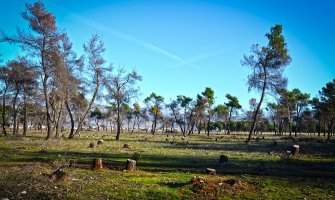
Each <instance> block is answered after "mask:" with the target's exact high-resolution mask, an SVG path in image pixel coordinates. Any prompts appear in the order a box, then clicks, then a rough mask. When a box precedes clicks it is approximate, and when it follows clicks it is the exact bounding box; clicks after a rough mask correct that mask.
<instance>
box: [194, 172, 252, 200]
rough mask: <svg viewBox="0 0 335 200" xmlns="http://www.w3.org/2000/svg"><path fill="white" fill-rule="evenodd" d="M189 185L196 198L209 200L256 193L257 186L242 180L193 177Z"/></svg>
mask: <svg viewBox="0 0 335 200" xmlns="http://www.w3.org/2000/svg"><path fill="white" fill-rule="evenodd" d="M189 184H190V185H191V189H192V191H193V192H194V194H195V195H196V196H200V198H201V196H202V197H206V198H208V199H211V198H217V197H220V196H224V194H232V193H238V192H254V191H256V186H255V185H253V184H251V183H248V182H246V181H242V180H236V179H221V178H219V179H218V178H205V177H201V176H198V177H193V178H192V179H191V180H190V182H189Z"/></svg>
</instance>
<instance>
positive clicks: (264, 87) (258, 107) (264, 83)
mask: <svg viewBox="0 0 335 200" xmlns="http://www.w3.org/2000/svg"><path fill="white" fill-rule="evenodd" d="M263 71H264V80H263V81H264V82H263V87H262V95H261V99H260V100H259V103H258V105H257V108H256V111H255V114H254V117H253V121H252V124H251V129H250V132H249V136H248V139H247V140H246V144H249V142H250V140H251V137H252V134H253V132H254V130H255V127H256V124H257V117H258V113H259V111H260V109H261V105H262V102H263V100H264V96H265V90H266V85H267V74H266V68H265V66H263Z"/></svg>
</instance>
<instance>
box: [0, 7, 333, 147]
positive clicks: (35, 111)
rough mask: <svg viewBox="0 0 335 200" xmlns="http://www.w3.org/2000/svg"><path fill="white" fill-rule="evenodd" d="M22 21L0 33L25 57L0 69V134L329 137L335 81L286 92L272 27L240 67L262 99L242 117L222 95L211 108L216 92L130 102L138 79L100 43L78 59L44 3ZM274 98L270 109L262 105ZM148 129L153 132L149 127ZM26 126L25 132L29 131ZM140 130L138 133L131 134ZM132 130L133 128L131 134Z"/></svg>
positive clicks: (277, 31) (282, 54)
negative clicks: (315, 90)
mask: <svg viewBox="0 0 335 200" xmlns="http://www.w3.org/2000/svg"><path fill="white" fill-rule="evenodd" d="M26 9H27V10H26V11H25V12H23V14H22V16H23V18H24V19H25V20H26V21H27V23H28V25H29V28H30V29H29V31H24V30H21V29H18V31H17V34H16V35H14V36H8V35H6V34H5V33H4V32H1V35H0V42H9V43H13V44H18V45H20V47H21V48H22V55H20V56H19V57H17V58H15V59H13V60H9V61H7V62H6V63H4V64H3V65H1V67H0V81H1V99H2V104H1V105H0V110H1V118H2V120H1V125H2V133H3V134H5V135H6V134H7V129H6V128H7V127H8V126H9V125H11V126H12V133H13V134H14V135H16V134H18V131H19V124H21V125H22V127H23V135H26V134H27V128H28V127H34V128H36V129H42V128H43V127H44V126H46V130H47V136H46V138H47V139H50V138H51V137H52V136H53V134H54V136H55V137H59V133H60V131H61V130H62V128H63V127H68V128H69V133H68V135H67V137H68V138H74V137H75V135H78V134H79V132H80V131H81V130H82V128H83V127H88V126H89V124H88V122H89V121H94V123H95V124H96V126H97V129H98V130H100V127H101V128H103V129H105V130H107V129H108V127H110V129H111V130H116V139H117V140H118V139H119V138H120V134H121V132H122V130H123V129H125V125H126V124H127V125H128V131H132V132H133V131H134V130H135V127H136V128H137V129H138V130H139V129H146V130H150V131H151V133H152V134H155V133H156V130H157V129H158V128H160V129H163V130H166V131H168V130H169V131H175V130H176V129H178V130H180V132H181V133H182V134H183V135H184V136H186V135H188V134H193V133H194V131H198V133H200V132H201V131H205V133H207V135H208V136H209V135H210V132H211V131H213V130H216V131H225V132H226V133H227V134H230V133H231V132H232V131H249V137H248V139H247V143H248V142H249V141H250V140H251V137H252V134H254V133H257V132H264V131H273V132H274V133H275V134H284V133H286V132H288V133H289V134H290V135H291V134H292V132H294V133H295V136H296V135H297V134H298V133H299V132H309V133H311V132H314V133H315V132H317V133H318V135H319V136H320V134H321V132H323V133H324V135H325V136H326V133H328V135H327V136H328V138H330V137H331V136H332V135H333V133H334V126H335V123H334V119H335V79H334V80H333V81H332V82H329V83H327V85H326V86H325V87H323V88H322V89H321V91H320V92H319V94H320V95H319V97H315V98H313V99H310V95H309V94H306V93H303V92H301V91H300V90H299V89H293V90H292V91H289V90H287V89H286V85H287V79H286V78H285V77H283V70H284V68H285V66H287V65H288V64H289V63H290V61H291V57H290V56H289V55H288V50H287V45H286V42H285V39H284V37H283V35H282V26H280V25H276V26H274V27H272V28H271V31H270V33H267V34H266V37H267V39H268V40H269V43H268V44H267V45H266V46H263V47H260V46H259V45H253V46H252V47H251V55H249V56H244V58H243V60H242V65H243V66H247V67H249V68H251V69H252V73H251V74H250V75H249V76H248V85H249V90H251V89H255V90H256V91H258V92H260V98H259V101H257V100H256V98H252V99H250V101H249V104H250V108H249V109H248V110H242V106H241V105H240V103H239V100H238V98H237V97H235V96H233V95H231V94H226V98H227V102H222V104H215V95H214V90H213V89H212V88H210V87H206V88H205V90H204V91H203V92H202V93H200V94H198V95H197V96H196V98H195V99H193V98H191V97H187V96H184V95H178V96H177V97H176V98H175V99H173V100H171V102H169V103H164V97H162V96H160V95H158V94H156V93H151V94H150V95H149V96H148V97H146V98H145V99H144V102H143V103H144V104H143V105H144V106H143V107H142V106H141V104H140V103H139V102H137V103H134V102H133V100H134V99H136V97H137V96H138V92H139V88H138V87H137V83H138V82H139V81H141V80H142V77H141V76H140V75H139V74H138V73H137V72H136V71H131V72H127V71H126V70H125V69H124V68H118V69H117V70H116V72H115V73H114V70H113V66H111V65H108V64H107V62H106V60H105V58H104V52H105V48H104V43H103V41H102V40H101V39H100V38H99V36H98V35H93V36H92V38H91V39H90V40H89V41H88V42H87V43H85V44H84V45H83V50H84V55H82V56H79V57H78V56H77V55H76V53H75V52H74V51H73V50H72V43H71V42H70V39H69V38H68V36H67V34H66V33H65V32H63V31H60V30H59V29H58V28H57V26H56V18H55V16H54V15H53V14H52V13H50V12H48V11H47V10H46V9H45V7H44V5H43V4H42V3H41V2H37V3H34V4H27V6H26ZM266 95H271V96H272V97H274V98H273V99H275V101H274V102H267V105H266V106H264V101H265V99H266ZM150 121H151V128H148V127H147V123H148V122H150ZM29 123H30V125H28V124H29ZM136 125H137V126H136ZM130 126H132V127H130Z"/></svg>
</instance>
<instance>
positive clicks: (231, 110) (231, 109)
mask: <svg viewBox="0 0 335 200" xmlns="http://www.w3.org/2000/svg"><path fill="white" fill-rule="evenodd" d="M232 112H233V108H230V111H229V118H228V130H227V131H228V132H227V134H228V135H230V120H231V115H232Z"/></svg>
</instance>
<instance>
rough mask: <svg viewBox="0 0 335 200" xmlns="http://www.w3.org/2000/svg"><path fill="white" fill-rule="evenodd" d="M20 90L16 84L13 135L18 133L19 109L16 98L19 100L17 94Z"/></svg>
mask: <svg viewBox="0 0 335 200" xmlns="http://www.w3.org/2000/svg"><path fill="white" fill-rule="evenodd" d="M19 92H20V90H19V89H18V86H16V92H15V95H14V99H13V105H12V107H13V135H16V134H17V126H16V125H17V124H16V123H17V112H18V109H17V108H16V100H17V96H18V95H19Z"/></svg>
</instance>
